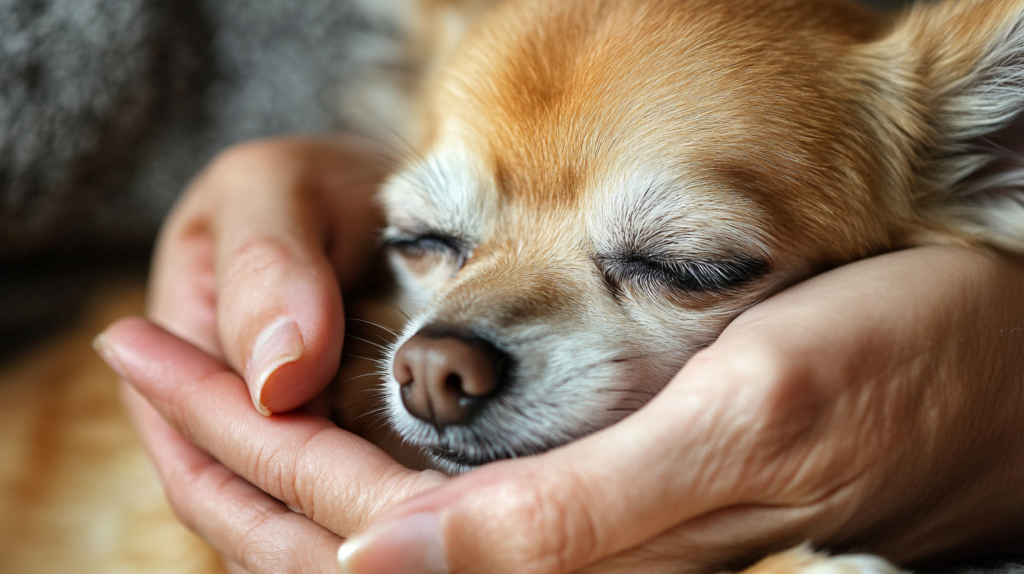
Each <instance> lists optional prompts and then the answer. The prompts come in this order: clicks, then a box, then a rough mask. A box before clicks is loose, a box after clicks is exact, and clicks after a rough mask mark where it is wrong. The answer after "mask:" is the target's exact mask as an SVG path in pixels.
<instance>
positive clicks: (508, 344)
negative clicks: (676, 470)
mask: <svg viewBox="0 0 1024 574" xmlns="http://www.w3.org/2000/svg"><path fill="white" fill-rule="evenodd" d="M477 4H479V3H477ZM1022 22H1024V2H1020V1H1014V2H1007V1H1002V2H998V1H991V2H981V1H979V2H973V3H957V4H949V5H938V6H931V7H924V8H918V9H916V10H915V11H912V12H910V13H909V14H907V15H905V16H904V17H903V18H902V19H901V20H899V21H898V22H895V23H890V22H886V21H883V20H880V19H879V18H877V17H876V16H874V15H872V14H870V13H868V12H866V11H864V10H862V9H861V8H859V7H857V6H855V5H852V4H848V3H845V2H838V1H837V2H833V1H827V0H625V1H623V0H618V1H611V0H510V1H509V2H506V3H504V4H502V5H500V6H498V7H497V8H496V9H495V10H494V11H493V12H492V13H491V14H490V15H489V16H487V17H486V18H485V19H484V20H483V21H482V22H481V23H479V25H477V26H475V27H473V28H472V29H471V31H470V32H469V33H468V34H467V36H466V37H465V38H464V39H463V40H462V42H461V43H460V44H459V46H458V48H456V49H455V50H454V51H453V52H452V53H451V55H450V57H446V61H445V63H444V65H443V66H441V67H440V68H438V71H437V73H432V74H431V75H430V77H429V78H428V79H427V80H426V86H427V87H426V88H425V91H424V92H423V95H422V102H423V104H422V118H423V119H422V129H421V136H422V137H421V138H420V139H421V141H422V144H421V146H420V147H419V149H418V151H417V153H416V154H414V156H413V157H411V158H410V159H409V160H408V161H407V162H406V163H405V164H404V165H403V167H402V169H400V170H399V171H398V172H397V173H396V174H395V175H394V176H393V177H392V178H391V179H390V181H389V182H388V183H387V184H386V186H385V188H384V190H383V193H382V198H383V199H382V200H383V203H384V205H385V208H386V211H387V214H388V221H389V224H388V227H387V230H386V237H385V241H386V243H387V245H388V246H389V248H390V251H391V257H392V260H393V262H394V267H395V269H396V271H397V274H398V277H399V280H400V282H401V284H402V286H403V288H404V289H405V297H404V300H405V303H406V305H408V306H409V307H410V308H411V309H412V310H413V318H412V320H411V322H410V323H409V325H408V326H407V328H406V330H405V332H404V333H403V334H402V336H401V337H400V338H399V340H398V341H397V342H396V344H395V346H394V349H393V351H392V353H391V355H390V357H389V359H388V366H387V369H386V371H387V373H386V376H387V378H388V396H389V406H388V408H389V409H390V414H391V419H392V422H393V424H394V426H395V427H396V428H397V429H398V431H399V433H400V434H401V435H402V436H404V437H405V438H406V439H408V440H409V441H411V442H412V443H413V444H415V445H417V446H419V447H421V448H423V449H424V450H426V451H427V452H429V453H431V454H432V455H434V457H435V458H436V462H437V463H438V465H439V466H441V467H442V468H445V469H447V470H450V471H458V470H463V469H466V468H470V467H473V466H476V465H479V464H483V463H486V462H489V461H492V460H496V459H501V458H509V457H516V456H523V455H528V454H532V453H537V452H541V451H544V450H546V449H549V448H552V447H555V446H558V445H560V444H563V443H565V442H567V441H570V440H573V439H575V438H577V437H580V436H582V435H584V434H587V433H590V432H593V431H595V430H597V429H600V428H602V427H604V426H607V425H609V424H612V423H614V422H615V421H617V420H619V419H621V418H622V417H624V416H626V415H627V414H628V413H630V412H632V411H634V410H636V409H638V408H640V407H641V406H642V405H643V404H644V403H645V402H646V401H647V400H648V399H649V398H650V397H651V396H653V395H654V394H655V393H657V392H658V391H659V390H660V389H661V388H662V387H663V386H664V385H665V384H666V383H667V382H668V381H669V379H670V378H671V377H672V376H673V375H674V374H675V373H676V372H677V371H678V370H679V368H680V367H681V366H682V364H683V363H684V362H685V361H686V360H687V359H688V358H689V357H690V356H691V355H692V354H693V353H694V352H696V351H697V350H699V349H701V348H702V347H704V346H706V345H708V344H710V343H711V342H712V341H713V340H714V339H715V337H716V336H717V335H718V334H719V333H720V332H721V331H722V329H724V327H725V326H726V325H727V324H728V322H729V321H730V320H731V319H733V318H734V317H735V316H736V315H738V314H739V313H740V312H742V310H743V309H745V308H746V307H748V306H750V305H752V304H754V303H756V302H757V301H758V300H760V299H762V298H764V297H766V296H767V295H769V294H771V293H772V292H774V291H777V290H779V289H781V288H783V287H785V286H786V285H789V284H791V283H793V282H795V281H798V280H800V279H802V278H804V277H806V276H808V275H810V274H812V273H814V272H817V271H819V270H822V269H825V268H828V267H831V266H835V265H838V264H842V263H845V262H848V261H851V260H854V259H858V258H863V257H867V256H870V255H872V254H876V253H880V252H884V251H888V250H892V249H895V248H899V247H903V246H908V245H914V244H920V243H934V242H953V243H962V244H979V243H989V244H993V245H998V246H1002V247H1004V248H1011V249H1022V248H1024V231H1022V230H1024V206H1022V204H1021V203H1020V201H1019V191H1016V190H1019V189H1020V187H1019V183H1020V181H1021V180H1022V178H1021V177H1020V174H1019V173H1016V172H1015V171H1014V170H1013V169H1006V168H1004V169H1000V170H999V171H998V173H995V172H993V173H987V172H986V169H985V168H986V166H992V165H995V164H994V163H993V158H994V157H995V153H994V150H995V149H996V148H994V147H985V146H983V145H982V142H983V140H982V139H981V138H984V137H986V136H989V135H991V134H994V133H997V132H999V131H1000V130H1002V129H1004V128H1006V127H1007V126H1008V125H1009V124H1010V123H1011V122H1012V120H1013V119H1014V118H1015V117H1016V113H1017V111H1018V110H1020V109H1022V107H1024V85H1022V77H1024V56H1022V54H1024V26H1022Z"/></svg>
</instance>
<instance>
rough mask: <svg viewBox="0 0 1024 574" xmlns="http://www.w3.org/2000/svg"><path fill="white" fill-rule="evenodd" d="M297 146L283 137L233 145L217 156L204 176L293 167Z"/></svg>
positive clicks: (267, 171) (257, 172)
mask: <svg viewBox="0 0 1024 574" xmlns="http://www.w3.org/2000/svg"><path fill="white" fill-rule="evenodd" d="M295 148H296V145H295V143H294V142H293V141H292V140H288V139H284V138H270V139H258V140H253V141H248V142H244V143H240V144H236V145H234V146H231V147H229V148H227V149H226V150H224V151H222V152H220V153H219V154H217V156H216V157H215V158H214V159H213V161H212V162H210V165H209V167H208V168H207V169H206V173H205V175H206V176H207V177H217V176H230V177H235V176H237V175H239V174H253V173H254V172H255V174H262V173H272V172H274V171H276V170H278V169H281V168H287V167H290V166H291V165H293V162H294V157H295V151H296V149H295Z"/></svg>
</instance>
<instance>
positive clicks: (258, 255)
mask: <svg viewBox="0 0 1024 574" xmlns="http://www.w3.org/2000/svg"><path fill="white" fill-rule="evenodd" d="M292 261H294V254H293V251H292V249H291V247H290V246H288V245H286V244H285V242H284V241H282V240H280V239H278V238H274V237H267V236H263V235H253V236H251V237H247V238H244V239H242V240H240V241H239V242H238V244H237V245H234V246H232V248H231V253H230V254H229V256H228V257H227V258H225V260H224V268H223V269H222V270H221V273H222V274H223V275H222V277H223V279H222V281H223V283H224V285H225V288H227V289H229V290H230V289H233V288H236V287H238V286H239V283H245V282H247V281H249V280H250V279H252V278H253V277H261V276H266V275H268V274H273V273H277V272H280V270H281V269H283V268H284V267H285V266H287V265H289V264H290V263H291V262H292Z"/></svg>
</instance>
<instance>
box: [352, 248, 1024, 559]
mask: <svg viewBox="0 0 1024 574" xmlns="http://www.w3.org/2000/svg"><path fill="white" fill-rule="evenodd" d="M1021 293H1024V268H1022V266H1021V265H1020V264H1019V263H1017V262H1014V261H1013V260H1011V259H1008V258H1000V257H997V256H991V255H986V254H982V253H978V252H973V251H969V250H966V249H960V248H952V247H932V248H919V249H914V250H909V251H905V252H898V253H893V254H889V255H885V256H882V257H878V258H875V259H873V260H868V261H863V262H859V263H855V264H853V265H849V266H847V267H844V268H841V269H837V270H834V271H832V272H830V273H826V274H824V275H822V276H819V277H816V278H813V279H811V280H809V281H807V282H805V283H803V284H801V285H797V286H795V287H792V288H790V289H789V290H787V291H786V292H783V293H781V294H779V295H777V296H775V297H773V298H771V299H770V300H767V301H765V302H763V303H762V304H760V305H758V306H756V307H754V308H752V309H750V310H749V311H748V312H746V313H745V314H744V315H742V316H741V317H740V318H738V319H737V320H736V321H735V322H734V323H733V324H731V325H730V326H729V328H728V329H727V330H726V331H725V332H724V333H723V334H722V336H721V337H720V338H719V340H718V341H717V342H716V343H714V344H713V345H712V346H710V347H709V348H708V349H706V350H704V351H703V352H701V353H699V354H698V355H697V356H695V357H694V358H693V359H692V360H691V361H690V362H689V363H687V365H686V366H685V368H684V369H683V370H682V371H681V372H680V373H679V375H678V376H677V377H675V379H674V380H673V381H672V382H671V383H670V384H669V385H668V387H667V388H665V389H664V390H663V391H662V392H661V393H660V394H659V395H658V396H657V397H655V398H654V400H652V401H651V402H650V403H649V404H648V405H647V406H645V407H644V408H643V409H641V410H640V411H638V412H637V413H635V414H634V415H632V416H630V417H627V418H626V419H625V420H623V421H622V422H620V423H618V424H616V425H614V426H612V427H610V428H608V429H605V430H603V431H601V432H598V433H596V434H594V435H591V436H589V437H586V438H584V439H582V440H579V441H577V442H575V443H571V444H569V445H567V446H565V447H563V448H559V449H556V450H554V451H551V452H549V453H546V454H544V455H541V456H536V457H531V458H526V459H520V460H512V461H503V462H498V463H495V464H491V465H487V466H485V467H483V468H481V469H480V470H478V471H475V472H472V473H470V474H468V475H466V476H463V477H460V478H456V479H454V480H451V481H450V482H448V483H447V484H446V485H444V486H442V487H440V488H438V489H436V490H433V491H431V492H428V493H426V494H423V495H421V496H419V497H417V498H415V499H413V500H410V501H407V502H405V503H402V504H400V505H399V506H398V507H397V508H394V509H392V510H390V511H389V512H387V513H386V515H385V516H383V517H381V518H379V519H377V520H376V521H374V523H373V524H372V525H371V526H370V527H369V528H368V529H367V530H366V531H365V532H363V533H361V534H360V535H359V536H358V537H356V538H353V539H350V540H349V541H348V542H346V543H345V545H343V546H342V548H341V551H340V553H339V556H340V559H341V561H342V564H343V566H344V568H343V570H344V571H345V572H348V573H350V574H370V573H379V572H388V573H391V574H404V573H428V572H429V573H439V572H452V573H471V572H473V573H488V574H500V573H505V572H508V573H513V572H514V573H525V572H530V573H538V574H539V573H545V574H561V573H567V572H576V571H585V572H613V571H614V572H638V571H642V572H687V571H706V570H707V569H708V568H710V567H716V566H721V565H724V564H735V563H737V561H739V562H742V561H743V560H748V559H752V558H756V557H758V555H761V556H763V555H764V553H767V552H769V551H773V550H780V549H783V548H786V547H788V546H792V545H796V544H799V543H801V542H804V541H811V542H812V543H813V544H814V545H816V546H826V547H832V548H838V549H842V548H856V549H861V550H871V551H875V552H878V553H881V554H883V555H885V556H887V557H889V558H891V559H892V560H895V561H896V562H898V563H905V562H908V561H913V560H917V559H921V558H925V557H929V556H935V555H938V554H941V553H944V552H949V551H954V550H964V549H967V548H971V547H977V546H986V545H987V546H988V547H990V548H991V547H997V546H999V545H1000V544H1002V545H1004V547H1005V548H1019V547H1020V546H1021V545H1022V544H1024V534H1021V533H1022V532H1024V490H1021V489H1020V484H1024V330H1022V329H1024V297H1021Z"/></svg>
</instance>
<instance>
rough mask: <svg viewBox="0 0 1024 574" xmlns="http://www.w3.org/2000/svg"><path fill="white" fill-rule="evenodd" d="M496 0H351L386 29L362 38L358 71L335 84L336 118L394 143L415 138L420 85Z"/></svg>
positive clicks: (398, 145)
mask: <svg viewBox="0 0 1024 574" xmlns="http://www.w3.org/2000/svg"><path fill="white" fill-rule="evenodd" d="M501 1H502V0H392V1H387V0H384V1H382V0H355V5H356V6H357V7H358V8H359V10H360V12H361V14H362V15H364V16H366V17H367V18H368V19H369V21H370V22H371V23H372V24H373V26H374V27H375V28H377V29H379V30H382V31H386V33H380V34H377V35H376V36H374V37H368V38H367V39H366V41H365V42H363V43H362V45H363V48H362V50H363V51H364V52H366V53H365V54H362V58H361V59H362V60H364V61H365V62H366V64H367V65H366V66H365V70H364V71H363V74H362V75H361V77H359V78H356V79H354V80H352V81H350V82H348V85H346V86H343V87H342V88H341V93H340V94H339V96H340V100H341V109H340V110H339V112H340V115H341V119H342V121H343V122H344V123H345V124H346V125H347V126H348V127H350V128H352V129H356V130H358V131H362V132H364V133H365V134H367V135H369V136H371V137H372V138H374V139H376V140H378V141H381V142H383V143H387V144H390V145H392V146H394V147H396V148H397V149H406V148H408V146H409V145H410V142H418V141H420V139H421V136H422V134H423V131H424V127H423V126H422V125H421V120H422V113H421V110H420V109H419V105H420V103H421V98H420V97H419V96H420V90H421V88H422V86H424V85H425V84H426V83H427V82H429V81H430V79H431V78H432V77H433V75H434V74H435V73H436V71H437V69H438V68H439V67H440V66H441V65H442V64H443V63H444V62H445V61H446V60H447V59H448V57H449V56H450V55H451V53H452V51H453V50H454V49H455V47H456V46H457V45H458V44H459V42H460V41H461V40H462V38H463V36H465V34H466V32H467V31H468V30H469V29H470V28H471V27H472V26H473V24H475V23H476V22H477V21H479V20H480V19H481V18H482V17H483V16H484V14H486V13H487V12H488V11H489V10H490V9H491V8H492V7H494V6H495V5H497V4H499V3H501ZM354 45H357V46H358V45H359V44H357V43H354ZM357 56H358V55H357Z"/></svg>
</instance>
